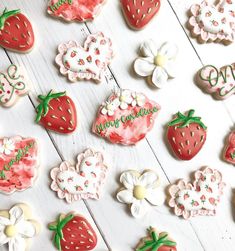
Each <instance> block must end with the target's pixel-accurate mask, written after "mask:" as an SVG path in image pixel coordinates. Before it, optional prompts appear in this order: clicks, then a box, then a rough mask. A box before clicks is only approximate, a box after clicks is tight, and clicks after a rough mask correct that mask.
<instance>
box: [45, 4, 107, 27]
mask: <svg viewBox="0 0 235 251" xmlns="http://www.w3.org/2000/svg"><path fill="white" fill-rule="evenodd" d="M104 3H105V0H92V1H84V0H50V1H49V3H48V7H47V12H48V14H50V15H51V16H54V17H58V18H62V19H64V20H65V21H68V22H70V21H78V22H86V21H89V20H93V19H94V18H95V17H96V16H97V15H98V14H99V13H100V11H101V8H102V6H103V4H104Z"/></svg>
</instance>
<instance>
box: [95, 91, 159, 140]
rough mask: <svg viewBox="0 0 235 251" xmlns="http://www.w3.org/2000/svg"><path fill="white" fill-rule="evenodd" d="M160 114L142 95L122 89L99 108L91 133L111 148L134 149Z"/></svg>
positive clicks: (157, 108) (154, 104)
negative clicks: (106, 142)
mask: <svg viewBox="0 0 235 251" xmlns="http://www.w3.org/2000/svg"><path fill="white" fill-rule="evenodd" d="M159 110H160V106H159V105H158V104H157V103H155V102H154V101H152V100H149V99H148V98H147V97H146V96H145V95H144V94H142V93H137V92H134V91H130V90H124V89H122V90H119V91H116V92H113V93H112V94H111V96H110V97H109V98H108V99H107V101H106V102H105V103H103V104H102V105H101V107H100V108H99V110H98V114H97V117H96V120H95V122H94V123H93V126H92V132H93V133H95V134H97V135H98V136H100V137H103V138H105V139H107V140H109V141H110V142H111V143H114V144H122V145H134V144H136V143H137V142H138V141H140V140H142V139H143V138H145V135H146V134H147V133H148V132H149V131H150V130H151V129H152V127H153V125H154V120H155V119H156V117H157V115H158V112H159Z"/></svg>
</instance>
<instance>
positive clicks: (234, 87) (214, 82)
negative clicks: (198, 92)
mask: <svg viewBox="0 0 235 251" xmlns="http://www.w3.org/2000/svg"><path fill="white" fill-rule="evenodd" d="M196 81H197V83H198V85H200V86H201V88H203V89H204V90H205V91H206V92H208V93H211V94H212V95H213V96H214V97H215V98H216V99H220V100H222V99H226V98H228V97H230V96H232V95H234V94H235V64H231V65H226V66H223V67H221V68H220V69H218V68H216V67H215V66H213V65H206V66H204V67H203V68H202V69H201V70H200V71H199V72H198V74H197V78H196Z"/></svg>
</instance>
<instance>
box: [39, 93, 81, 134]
mask: <svg viewBox="0 0 235 251" xmlns="http://www.w3.org/2000/svg"><path fill="white" fill-rule="evenodd" d="M38 99H39V100H40V101H41V103H40V104H39V105H38V106H37V108H36V111H37V117H36V122H37V123H40V124H41V125H42V126H44V127H45V128H46V129H48V130H51V131H55V132H58V133H63V134H68V133H71V132H73V131H74V130H75V129H76V127H77V112H76V107H75V104H74V103H73V100H72V99H71V98H70V97H68V96H67V95H66V92H59V93H52V91H50V92H49V93H48V94H47V95H46V96H43V95H39V96H38Z"/></svg>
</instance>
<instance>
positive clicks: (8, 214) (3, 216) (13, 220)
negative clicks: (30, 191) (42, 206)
mask: <svg viewBox="0 0 235 251" xmlns="http://www.w3.org/2000/svg"><path fill="white" fill-rule="evenodd" d="M0 229H1V231H0V246H6V247H8V248H7V249H4V250H9V251H29V250H30V241H31V239H32V238H33V237H35V236H36V235H37V234H38V233H39V232H40V224H39V223H38V222H37V221H35V220H34V219H32V215H31V209H30V208H29V206H28V205H26V204H16V205H15V206H13V207H12V208H11V209H10V210H2V211H0Z"/></svg>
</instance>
